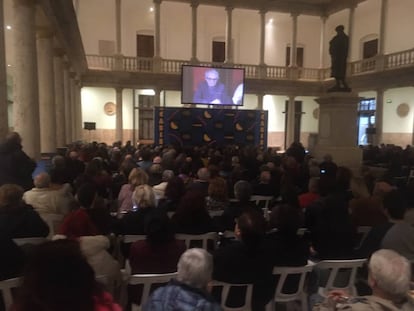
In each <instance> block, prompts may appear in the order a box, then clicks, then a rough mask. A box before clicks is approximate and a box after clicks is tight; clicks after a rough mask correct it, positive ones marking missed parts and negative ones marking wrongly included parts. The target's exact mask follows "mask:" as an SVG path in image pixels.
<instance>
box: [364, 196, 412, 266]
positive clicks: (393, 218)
mask: <svg viewBox="0 0 414 311" xmlns="http://www.w3.org/2000/svg"><path fill="white" fill-rule="evenodd" d="M382 205H383V207H384V213H385V215H386V216H387V218H388V221H386V222H384V223H380V224H378V225H375V226H373V227H372V228H371V230H370V231H369V232H368V234H367V236H366V238H365V239H364V240H363V241H362V244H361V247H360V248H359V249H358V250H357V254H358V255H359V256H360V257H361V258H368V257H370V256H371V254H372V253H373V252H375V251H377V250H379V249H381V248H384V247H385V246H383V244H382V243H383V241H384V237H385V236H386V235H387V233H388V231H389V230H390V229H391V228H392V227H394V226H395V225H396V224H401V226H399V227H398V228H397V229H396V230H395V231H394V233H393V234H392V235H389V236H388V238H387V240H386V241H385V243H386V245H387V246H389V247H387V248H391V249H394V247H398V248H401V250H404V249H406V248H405V247H404V246H403V244H402V243H403V241H404V243H406V242H405V239H408V240H407V241H408V242H409V241H410V237H403V238H402V241H396V245H395V246H394V245H391V244H390V242H391V243H394V242H395V237H396V238H399V237H400V233H401V232H400V230H403V231H406V230H404V229H407V230H408V233H409V232H410V231H411V230H410V228H406V226H405V224H404V223H403V219H404V213H405V205H404V201H403V200H402V198H401V196H400V194H399V193H398V191H396V190H393V191H391V192H388V193H386V194H385V195H384V199H383V202H382ZM408 245H410V244H408ZM394 250H396V249H394ZM396 251H397V250H396ZM404 252H408V253H410V251H409V250H407V251H404Z"/></svg>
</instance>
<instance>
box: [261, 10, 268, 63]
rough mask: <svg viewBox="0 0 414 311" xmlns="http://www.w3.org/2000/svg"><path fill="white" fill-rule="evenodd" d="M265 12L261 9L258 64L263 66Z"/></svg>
mask: <svg viewBox="0 0 414 311" xmlns="http://www.w3.org/2000/svg"><path fill="white" fill-rule="evenodd" d="M266 12H267V11H265V10H261V11H260V12H259V14H260V61H259V65H260V66H265V65H266V64H265V43H266Z"/></svg>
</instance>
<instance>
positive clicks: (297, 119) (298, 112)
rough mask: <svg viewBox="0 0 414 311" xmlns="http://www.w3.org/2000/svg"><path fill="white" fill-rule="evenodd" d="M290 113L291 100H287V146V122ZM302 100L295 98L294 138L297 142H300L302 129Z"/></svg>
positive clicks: (286, 121)
mask: <svg viewBox="0 0 414 311" xmlns="http://www.w3.org/2000/svg"><path fill="white" fill-rule="evenodd" d="M288 113H289V101H288V100H287V101H285V146H286V148H288V147H289V146H287V145H286V144H287V123H288V119H287V118H288ZM303 113H304V112H303V111H302V101H301V100H295V121H294V122H295V125H294V132H293V140H294V141H295V142H300V130H301V122H302V114H303Z"/></svg>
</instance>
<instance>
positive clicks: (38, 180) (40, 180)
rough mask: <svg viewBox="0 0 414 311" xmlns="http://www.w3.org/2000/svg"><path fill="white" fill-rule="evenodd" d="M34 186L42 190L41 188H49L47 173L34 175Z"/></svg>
mask: <svg viewBox="0 0 414 311" xmlns="http://www.w3.org/2000/svg"><path fill="white" fill-rule="evenodd" d="M33 183H34V185H35V187H36V188H39V189H42V188H49V186H50V176H49V174H48V173H40V174H39V175H36V177H35V179H34V181H33Z"/></svg>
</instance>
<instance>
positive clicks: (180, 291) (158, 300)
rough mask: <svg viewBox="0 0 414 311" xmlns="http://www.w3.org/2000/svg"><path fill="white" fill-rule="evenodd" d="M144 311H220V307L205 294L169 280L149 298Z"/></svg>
mask: <svg viewBox="0 0 414 311" xmlns="http://www.w3.org/2000/svg"><path fill="white" fill-rule="evenodd" d="M143 310H144V311H175V310H180V311H194V310H197V311H221V310H222V309H221V307H220V306H219V305H218V304H217V303H216V302H215V301H214V299H213V298H212V297H211V296H210V295H209V294H207V293H206V292H204V291H202V290H200V289H197V288H193V287H190V286H188V285H186V284H183V283H181V282H178V281H176V280H171V281H170V283H168V285H166V286H163V287H161V288H158V289H157V290H156V291H155V292H154V293H153V294H152V295H151V297H150V298H149V300H148V302H147V304H146V305H145V306H144V308H143Z"/></svg>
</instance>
